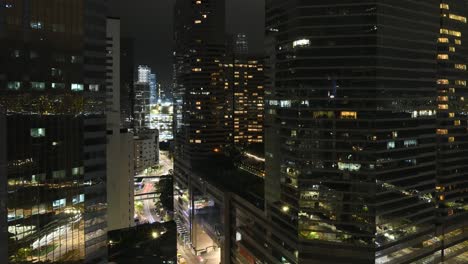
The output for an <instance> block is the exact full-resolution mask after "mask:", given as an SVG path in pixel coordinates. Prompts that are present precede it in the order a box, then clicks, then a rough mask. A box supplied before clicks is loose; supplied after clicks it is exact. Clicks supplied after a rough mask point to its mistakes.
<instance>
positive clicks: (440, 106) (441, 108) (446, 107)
mask: <svg viewBox="0 0 468 264" xmlns="http://www.w3.org/2000/svg"><path fill="white" fill-rule="evenodd" d="M439 109H440V110H447V109H448V105H447V104H440V105H439Z"/></svg>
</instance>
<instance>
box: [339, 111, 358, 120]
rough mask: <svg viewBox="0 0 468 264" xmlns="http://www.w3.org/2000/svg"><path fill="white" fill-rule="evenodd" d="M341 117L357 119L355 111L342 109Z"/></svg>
mask: <svg viewBox="0 0 468 264" xmlns="http://www.w3.org/2000/svg"><path fill="white" fill-rule="evenodd" d="M341 118H342V119H357V112H349V111H342V112H341Z"/></svg>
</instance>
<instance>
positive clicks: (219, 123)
mask: <svg viewBox="0 0 468 264" xmlns="http://www.w3.org/2000/svg"><path fill="white" fill-rule="evenodd" d="M174 11H175V14H174V22H175V30H174V38H175V50H174V60H175V61H174V62H175V65H174V67H175V69H174V73H175V87H174V104H175V105H174V116H175V118H174V119H175V120H174V123H175V127H174V131H175V134H174V136H175V153H174V162H175V163H174V175H175V188H176V190H177V191H178V192H179V193H180V194H181V195H187V196H186V197H188V198H189V199H188V201H185V200H179V204H177V205H176V211H177V215H178V216H179V219H180V221H182V224H183V225H184V228H186V229H187V230H190V232H192V233H191V237H190V238H189V239H192V238H193V236H194V232H195V231H193V230H192V229H191V227H192V221H193V219H194V217H195V215H194V210H191V211H190V210H189V209H188V208H193V203H194V199H195V190H194V187H193V186H194V185H193V184H195V182H194V181H195V180H194V179H192V178H196V177H195V175H194V174H193V173H194V172H195V171H196V170H197V168H199V167H203V166H206V165H205V164H206V163H207V162H209V161H211V158H213V157H216V156H219V155H221V153H222V152H223V151H224V149H225V147H226V146H227V145H228V144H229V143H230V141H231V136H232V135H231V134H230V130H232V127H231V122H230V118H231V108H232V106H231V104H232V95H230V94H229V89H230V87H229V85H226V84H225V81H224V72H223V71H224V67H223V65H222V61H223V57H224V55H225V43H224V37H225V1H224V0H203V1H185V0H178V1H176V4H175V10H174ZM192 183H193V184H192ZM187 211H190V212H189V213H188V214H189V215H188V216H187ZM192 241H193V243H195V241H194V240H192ZM194 245H195V244H194Z"/></svg>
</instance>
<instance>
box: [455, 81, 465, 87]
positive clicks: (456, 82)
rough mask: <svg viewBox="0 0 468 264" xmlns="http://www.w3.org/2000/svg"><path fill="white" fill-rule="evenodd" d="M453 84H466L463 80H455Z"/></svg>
mask: <svg viewBox="0 0 468 264" xmlns="http://www.w3.org/2000/svg"><path fill="white" fill-rule="evenodd" d="M455 84H456V85H461V86H466V81H465V80H456V81H455Z"/></svg>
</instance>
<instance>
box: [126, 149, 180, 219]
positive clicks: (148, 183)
mask: <svg viewBox="0 0 468 264" xmlns="http://www.w3.org/2000/svg"><path fill="white" fill-rule="evenodd" d="M159 164H160V165H161V167H160V168H159V169H157V170H148V172H147V173H146V174H140V175H137V176H135V177H140V178H143V180H142V182H141V184H143V188H142V189H141V190H138V191H135V195H142V194H150V193H154V192H155V189H154V187H155V185H154V181H157V180H159V179H158V177H159V176H165V175H168V174H169V173H170V170H172V169H173V162H172V159H171V158H169V153H168V152H167V151H161V152H160V155H159ZM142 203H143V212H142V215H139V217H140V223H145V222H148V223H154V222H156V220H157V219H158V221H162V219H161V217H158V216H157V215H156V214H155V213H154V210H155V206H154V201H153V199H146V200H143V201H142ZM156 218H157V219H156Z"/></svg>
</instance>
